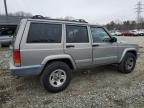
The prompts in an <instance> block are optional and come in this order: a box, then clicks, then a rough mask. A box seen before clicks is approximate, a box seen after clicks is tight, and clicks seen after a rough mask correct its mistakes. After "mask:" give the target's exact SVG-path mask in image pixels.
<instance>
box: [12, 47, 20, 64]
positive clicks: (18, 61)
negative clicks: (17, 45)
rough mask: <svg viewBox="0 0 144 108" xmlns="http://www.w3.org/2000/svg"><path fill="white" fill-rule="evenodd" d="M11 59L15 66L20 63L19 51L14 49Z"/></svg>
mask: <svg viewBox="0 0 144 108" xmlns="http://www.w3.org/2000/svg"><path fill="white" fill-rule="evenodd" d="M13 60H14V64H15V65H16V66H18V65H20V51H19V50H18V49H14V53H13Z"/></svg>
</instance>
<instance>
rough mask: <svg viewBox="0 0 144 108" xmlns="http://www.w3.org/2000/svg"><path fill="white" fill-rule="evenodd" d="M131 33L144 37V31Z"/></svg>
mask: <svg viewBox="0 0 144 108" xmlns="http://www.w3.org/2000/svg"><path fill="white" fill-rule="evenodd" d="M130 32H131V33H133V34H134V36H144V30H131V31H130Z"/></svg>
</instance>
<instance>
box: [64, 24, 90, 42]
mask: <svg viewBox="0 0 144 108" xmlns="http://www.w3.org/2000/svg"><path fill="white" fill-rule="evenodd" d="M66 41H67V43H87V42H89V39H88V32H87V27H86V26H75V25H67V26H66Z"/></svg>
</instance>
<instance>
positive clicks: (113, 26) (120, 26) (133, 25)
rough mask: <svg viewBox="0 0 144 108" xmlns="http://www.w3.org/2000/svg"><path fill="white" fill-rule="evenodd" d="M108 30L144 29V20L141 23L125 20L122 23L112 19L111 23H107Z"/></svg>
mask: <svg viewBox="0 0 144 108" xmlns="http://www.w3.org/2000/svg"><path fill="white" fill-rule="evenodd" d="M105 26H106V28H107V29H108V30H120V31H127V30H134V29H144V20H143V21H141V23H137V22H136V21H129V20H128V21H123V22H122V23H116V22H114V21H111V22H110V23H108V24H106V25H105Z"/></svg>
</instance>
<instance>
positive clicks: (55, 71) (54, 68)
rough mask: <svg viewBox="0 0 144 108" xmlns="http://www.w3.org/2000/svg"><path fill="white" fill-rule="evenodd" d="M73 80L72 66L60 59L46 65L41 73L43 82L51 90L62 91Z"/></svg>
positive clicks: (54, 91)
mask: <svg viewBox="0 0 144 108" xmlns="http://www.w3.org/2000/svg"><path fill="white" fill-rule="evenodd" d="M70 81H71V69H70V67H69V66H68V65H67V64H66V63H64V62H60V61H56V62H52V63H50V64H49V65H47V66H46V68H45V69H44V71H43V74H42V75H41V83H42V84H43V86H44V88H45V89H46V90H47V91H49V92H53V93H56V92H60V91H62V90H64V89H65V88H66V87H67V86H68V85H69V83H70Z"/></svg>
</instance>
